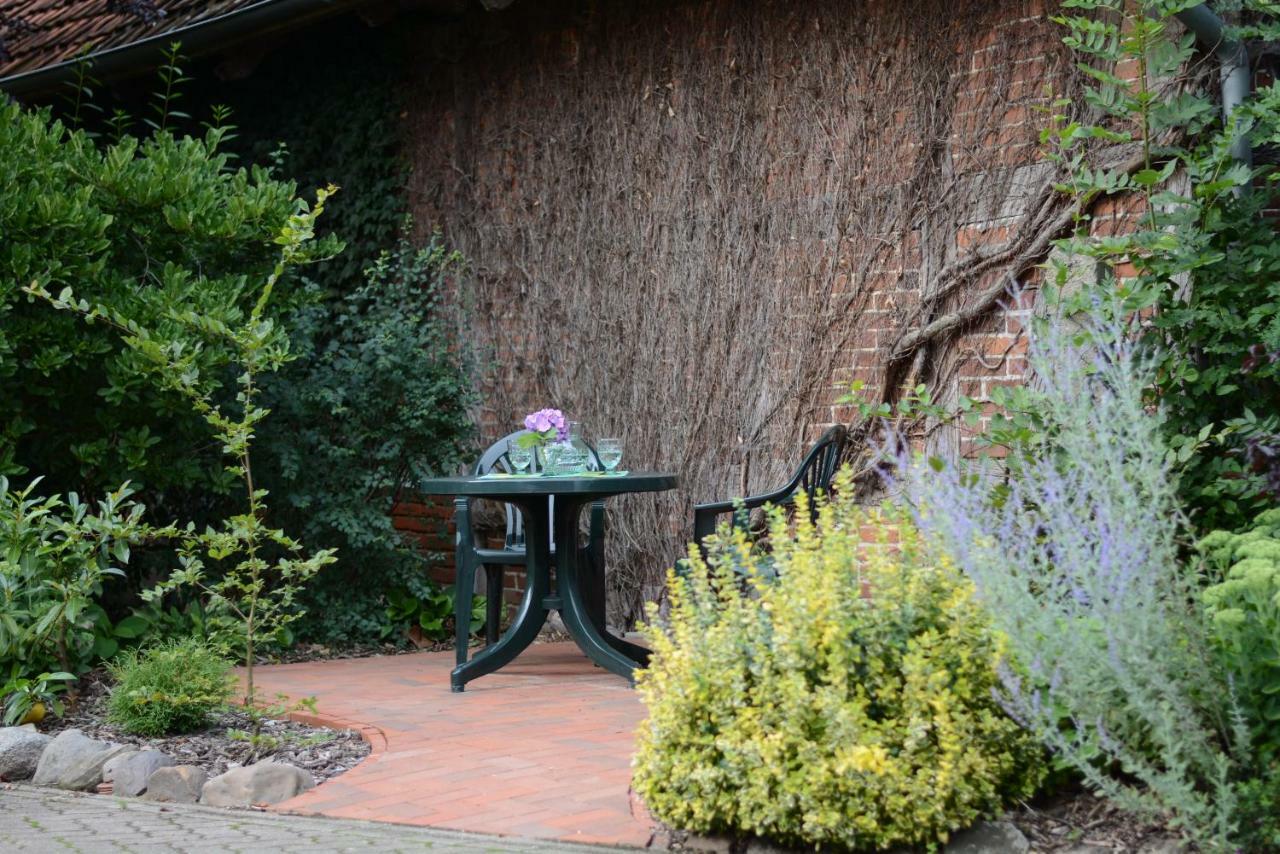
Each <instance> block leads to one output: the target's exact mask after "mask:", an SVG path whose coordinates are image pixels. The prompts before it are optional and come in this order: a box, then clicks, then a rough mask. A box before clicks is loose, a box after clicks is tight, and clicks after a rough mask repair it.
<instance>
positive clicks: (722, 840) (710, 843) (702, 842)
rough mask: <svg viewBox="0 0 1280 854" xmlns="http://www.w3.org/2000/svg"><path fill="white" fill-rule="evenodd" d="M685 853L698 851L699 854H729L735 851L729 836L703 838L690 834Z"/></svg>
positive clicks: (699, 835)
mask: <svg viewBox="0 0 1280 854" xmlns="http://www.w3.org/2000/svg"><path fill="white" fill-rule="evenodd" d="M684 850H685V851H696V852H698V854H729V852H731V851H732V850H733V840H732V839H730V838H729V837H727V836H702V835H701V834H698V833H690V834H689V838H688V839H686V840H685V841H684Z"/></svg>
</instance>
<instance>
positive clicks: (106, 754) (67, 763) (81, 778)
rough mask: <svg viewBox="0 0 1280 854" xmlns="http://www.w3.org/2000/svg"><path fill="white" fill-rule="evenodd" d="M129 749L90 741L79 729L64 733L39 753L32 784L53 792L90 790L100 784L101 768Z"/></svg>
mask: <svg viewBox="0 0 1280 854" xmlns="http://www.w3.org/2000/svg"><path fill="white" fill-rule="evenodd" d="M131 749H132V748H130V747H129V746H128V745H126V744H113V743H112V742H109V741H98V740H97V739H93V738H89V737H88V736H87V735H85V734H84V733H82V732H81V731H80V730H78V729H69V730H65V731H63V732H61V733H59V734H58V737H57V738H55V739H54V740H53V741H51V742H49V746H48V747H46V748H45V749H44V753H42V754H40V763H39V764H38V765H37V766H36V773H35V776H34V777H33V778H32V780H31V782H33V783H35V784H36V785H37V786H53V787H54V788H56V789H92V788H93V787H95V786H97V785H98V784H99V783H101V782H102V766H103V765H106V764H107V761H108V760H109V759H112V758H114V757H116V756H118V755H120V754H121V753H124V752H125V751H127V750H131Z"/></svg>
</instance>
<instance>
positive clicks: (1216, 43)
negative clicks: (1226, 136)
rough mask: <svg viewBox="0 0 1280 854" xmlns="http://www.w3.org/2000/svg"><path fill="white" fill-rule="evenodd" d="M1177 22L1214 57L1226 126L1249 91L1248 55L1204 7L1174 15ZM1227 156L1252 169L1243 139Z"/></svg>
mask: <svg viewBox="0 0 1280 854" xmlns="http://www.w3.org/2000/svg"><path fill="white" fill-rule="evenodd" d="M1177 18H1178V20H1179V21H1182V23H1183V24H1184V25H1185V26H1186V28H1187V29H1189V30H1191V32H1193V33H1195V36H1196V38H1197V39H1198V40H1199V41H1200V43H1201V44H1202V45H1204V46H1205V47H1207V48H1211V49H1212V50H1213V53H1214V55H1215V56H1217V57H1218V61H1219V63H1220V66H1219V69H1218V76H1219V79H1220V81H1221V84H1222V120H1223V121H1224V122H1226V121H1228V120H1229V119H1230V118H1231V114H1232V112H1234V111H1235V109H1236V107H1238V106H1240V105H1241V104H1243V103H1244V102H1245V101H1246V100H1247V99H1248V97H1249V95H1250V93H1251V92H1252V90H1253V86H1252V80H1251V79H1250V74H1249V51H1248V50H1247V49H1246V48H1245V46H1244V44H1243V43H1241V42H1238V41H1234V40H1232V39H1228V38H1227V35H1226V26H1227V25H1226V23H1225V22H1224V21H1223V20H1222V19H1221V18H1219V17H1218V16H1217V15H1216V14H1215V13H1214V11H1213V10H1212V9H1210V8H1209V4H1207V3H1201V4H1200V5H1199V6H1193V7H1192V8H1190V9H1185V10H1183V11H1181V12H1178V13H1177ZM1231 155H1232V157H1234V158H1235V159H1236V160H1238V161H1239V162H1241V163H1243V164H1244V165H1246V166H1252V165H1253V150H1252V149H1251V148H1250V146H1249V140H1248V138H1247V137H1245V136H1240V137H1239V138H1238V139H1236V140H1235V142H1233V143H1232V145H1231Z"/></svg>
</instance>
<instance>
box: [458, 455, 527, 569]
mask: <svg viewBox="0 0 1280 854" xmlns="http://www.w3.org/2000/svg"><path fill="white" fill-rule="evenodd" d="M528 432H529V431H528V430H517V431H516V432H514V433H509V434H507V435H506V436H503V437H502V438H501V439H499V440H498V441H496V442H494V443H493V444H492V445H490V446H489V449H488V450H487V451H485V452H484V453H483V454H481V455H480V460H479V462H477V463H476V464H475V468H474V469H473V470H472V474H474V475H475V476H476V477H479V476H480V475H483V474H488V473H489V472H491V471H505V472H512V471H515V467H514V466H513V465H511V460H509V459H507V442H509V441H510V440H512V439H519V438H520V437H521V436H523V435H524V434H525V433H528ZM502 507H503V509H504V510H505V511H506V514H507V535H506V538H505V539H504V540H503V545H505V546H506V548H509V549H513V548H514V549H522V548H524V516H523V515H522V514H521V513H520V511H519V510H517V509H516V508H515V507H512V506H511V505H510V504H503V505H502Z"/></svg>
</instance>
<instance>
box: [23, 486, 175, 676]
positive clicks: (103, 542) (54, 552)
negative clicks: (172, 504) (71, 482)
mask: <svg viewBox="0 0 1280 854" xmlns="http://www.w3.org/2000/svg"><path fill="white" fill-rule="evenodd" d="M38 485H39V481H38V480H37V481H36V482H34V483H31V484H30V485H28V486H26V487H25V488H23V489H11V488H10V486H9V481H8V479H6V478H4V477H3V476H0V669H2V670H4V671H6V672H10V673H12V674H13V675H14V678H23V677H28V678H29V677H33V676H35V675H36V674H38V673H40V672H42V671H46V670H58V671H70V672H72V673H77V674H78V673H83V672H84V671H85V670H88V669H89V667H90V666H91V665H92V664H93V663H94V662H96V661H97V660H98V659H99V658H105V657H107V656H110V655H113V654H115V652H116V648H117V647H116V644H117V639H118V638H132V637H134V636H136V634H137V628H136V623H135V622H131V621H130V620H128V619H125V620H122V621H121V622H120V623H118V624H117V625H116V626H112V625H111V623H110V621H109V620H108V618H107V615H106V613H105V612H104V611H103V610H102V608H101V607H100V606H99V605H98V604H97V600H98V598H99V597H100V596H101V595H102V592H103V586H104V584H105V583H106V582H107V581H109V580H110V579H111V578H113V577H118V576H121V575H123V574H124V573H123V571H122V570H121V567H122V566H123V565H125V564H126V563H127V562H128V560H129V556H130V547H131V545H133V544H136V543H137V542H139V541H141V540H142V539H144V538H145V537H147V536H149V535H151V534H153V533H156V532H154V531H152V530H151V529H149V528H148V527H147V526H146V525H145V524H144V523H143V521H142V512H143V507H142V505H141V504H138V503H136V502H134V501H132V500H130V496H131V495H132V490H131V489H130V488H129V487H128V486H123V487H121V488H119V489H117V490H116V491H115V492H112V493H109V494H108V495H106V496H105V497H104V498H103V499H102V500H101V501H99V502H98V506H97V512H93V510H92V509H91V508H90V507H89V505H87V504H85V503H83V502H81V501H80V499H79V497H78V496H77V495H76V494H75V493H71V494H69V495H67V497H66V499H65V500H64V499H63V498H62V497H61V496H58V495H53V496H41V495H38V494H36V488H37V486H38Z"/></svg>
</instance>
